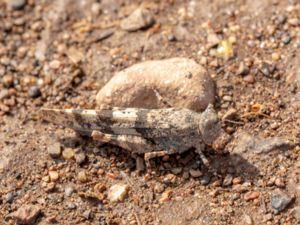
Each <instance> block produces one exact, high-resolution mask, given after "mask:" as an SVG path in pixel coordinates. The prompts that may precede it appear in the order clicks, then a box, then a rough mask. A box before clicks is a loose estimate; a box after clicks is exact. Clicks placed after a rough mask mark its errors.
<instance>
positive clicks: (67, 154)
mask: <svg viewBox="0 0 300 225" xmlns="http://www.w3.org/2000/svg"><path fill="white" fill-rule="evenodd" d="M62 155H63V157H64V159H66V160H70V159H73V158H74V155H75V153H74V150H73V149H72V148H66V149H64V150H63V153H62Z"/></svg>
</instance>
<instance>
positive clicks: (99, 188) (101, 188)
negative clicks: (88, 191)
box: [94, 183, 106, 193]
mask: <svg viewBox="0 0 300 225" xmlns="http://www.w3.org/2000/svg"><path fill="white" fill-rule="evenodd" d="M105 190H106V186H105V184H103V183H97V184H96V185H95V186H94V191H95V192H99V193H102V192H104V191H105Z"/></svg>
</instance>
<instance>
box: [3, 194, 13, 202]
mask: <svg viewBox="0 0 300 225" xmlns="http://www.w3.org/2000/svg"><path fill="white" fill-rule="evenodd" d="M13 200H14V194H13V193H12V192H9V193H7V194H6V195H5V201H6V202H7V203H12V202H13Z"/></svg>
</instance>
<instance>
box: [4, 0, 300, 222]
mask: <svg viewBox="0 0 300 225" xmlns="http://www.w3.org/2000/svg"><path fill="white" fill-rule="evenodd" d="M12 3H14V4H19V5H18V7H16V6H14V7H15V8H14V9H12V8H11V6H13V5H12ZM140 5H143V7H145V8H147V9H148V10H149V11H150V12H151V13H152V15H153V17H154V18H155V23H154V24H153V25H152V26H150V27H146V28H144V29H140V30H137V31H133V32H127V31H124V30H122V29H121V28H120V26H119V24H120V21H121V20H122V19H124V18H125V17H127V16H128V15H129V14H130V13H131V12H133V11H134V10H135V9H136V8H137V7H139V6H140ZM299 10H300V4H299V3H297V1H294V0H289V1H287V0H286V1H280V0H264V1H261V0H251V1H249V0H239V1H232V0H215V1H210V0H203V1H196V0H190V1H183V0H163V1H130V0H101V1H96V0H54V1H50V0H43V1H42V0H36V1H34V0H27V1H17V0H6V1H0V31H1V32H0V78H1V79H0V80H1V82H0V129H1V132H0V153H1V154H0V178H1V179H0V221H1V224H15V223H16V220H15V219H14V216H15V217H16V215H15V214H16V212H17V210H18V209H20V208H21V207H22V206H24V205H35V206H38V207H39V209H40V210H37V211H38V215H34V217H33V218H34V221H32V220H30V223H31V224H138V225H140V224H220V225H221V224H285V225H287V224H298V223H299V221H300V199H299V197H300V191H299V190H300V188H299V187H300V186H299V185H300V183H299V180H300V179H299V173H300V166H299V163H298V161H299V157H300V154H299V153H300V148H299V138H300V129H299V127H300V113H299V109H300V92H299V88H300V75H299V73H300V68H299V54H300V48H299V47H300V35H299V34H300V32H299V31H300V17H299ZM210 34H212V35H210ZM216 39H217V41H215V40H216ZM172 57H187V58H191V59H194V60H196V61H197V62H198V63H199V64H201V65H203V66H204V67H205V68H206V69H207V70H208V71H209V74H210V75H211V77H212V78H213V80H214V81H215V84H216V88H217V93H218V95H217V102H216V105H215V108H216V110H217V111H218V114H219V116H220V118H222V117H224V115H226V114H227V115H226V118H228V117H227V116H228V113H229V112H231V115H230V116H231V117H232V116H233V117H232V118H231V117H230V119H226V120H223V128H224V129H225V130H226V132H228V133H229V134H230V135H231V136H232V137H233V140H234V141H233V142H232V143H231V144H230V145H228V147H226V148H225V149H224V150H223V152H222V153H215V152H214V151H210V149H209V148H208V149H207V151H206V152H205V155H206V156H207V158H208V159H209V161H210V162H211V164H212V165H213V166H214V167H215V168H216V169H217V172H216V173H210V172H209V171H208V170H207V168H205V167H204V166H203V165H202V164H201V161H200V159H199V158H198V157H197V156H195V154H194V153H193V151H188V152H187V153H185V154H182V155H171V156H170V157H164V158H158V159H155V160H153V169H152V171H150V170H149V171H143V172H140V171H138V170H137V168H136V167H137V165H136V162H135V160H134V159H133V158H132V157H131V156H130V154H129V153H127V152H126V151H124V150H122V149H119V148H117V147H114V146H111V145H105V146H99V144H97V143H95V142H93V141H92V140H90V139H89V138H83V137H79V136H77V135H76V134H75V133H74V131H72V130H69V129H64V128H62V127H58V126H54V125H52V124H48V123H45V122H43V121H41V120H40V119H39V117H38V115H37V111H38V110H39V109H40V108H41V107H51V108H70V107H73V108H88V109H91V108H94V107H95V105H96V104H95V98H96V94H97V92H98V90H99V89H100V88H101V87H102V86H103V85H104V84H105V83H106V82H107V81H108V80H109V79H110V78H111V77H112V76H113V74H114V73H116V72H118V71H120V70H122V69H124V68H126V67H128V66H130V65H133V64H135V63H138V62H141V61H145V60H151V59H155V60H156V59H163V58H172ZM124 94H126V93H124ZM232 109H235V110H234V113H232V112H233V111H232ZM245 132H247V133H248V134H250V135H252V136H251V137H253V138H255V137H260V138H270V137H283V138H285V139H286V140H289V142H290V143H291V147H290V148H289V149H288V150H287V149H284V150H276V151H271V152H263V153H260V154H256V153H255V151H254V152H253V151H250V150H248V151H244V152H242V153H241V152H235V151H236V150H235V148H234V146H235V144H236V143H239V140H240V138H239V137H240V136H239V135H243V133H245ZM57 143H59V145H60V146H61V148H62V150H63V151H64V154H63V156H58V158H52V157H51V156H50V155H49V154H48V148H49V147H51V146H53V145H56V146H57ZM78 152H80V153H81V154H83V155H84V156H83V157H82V155H81V159H82V160H81V159H80V157H79V156H77V155H78ZM72 154H75V159H73V157H72V156H73V155H72ZM49 171H56V172H57V173H53V172H52V173H49ZM57 175H58V177H57ZM117 183H122V184H126V185H127V186H128V193H127V195H126V196H124V198H123V197H122V199H120V201H118V202H111V201H110V199H109V196H108V191H109V189H110V187H112V186H113V185H114V184H117ZM70 187H72V188H71V189H72V191H71V192H73V193H71V194H70V193H69V192H70ZM99 187H101V188H99ZM278 189H279V190H278ZM274 191H276V192H278V191H281V192H282V193H285V194H286V195H287V196H288V197H289V198H290V200H289V203H288V204H287V205H286V206H284V207H283V209H282V210H280V211H277V210H274V206H273V203H272V201H274V199H273V197H272V193H273V192H274ZM67 192H68V193H67ZM281 192H280V193H281ZM279 195H280V194H279ZM35 218H36V219H35ZM21 222H22V221H21Z"/></svg>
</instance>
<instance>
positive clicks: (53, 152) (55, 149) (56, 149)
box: [47, 142, 61, 158]
mask: <svg viewBox="0 0 300 225" xmlns="http://www.w3.org/2000/svg"><path fill="white" fill-rule="evenodd" d="M47 151H48V154H49V155H50V156H51V157H53V158H58V157H59V156H60V154H61V145H60V143H59V142H56V143H54V144H51V145H49V146H48V148H47Z"/></svg>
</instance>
